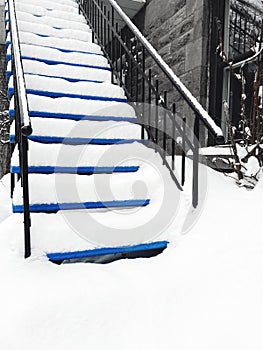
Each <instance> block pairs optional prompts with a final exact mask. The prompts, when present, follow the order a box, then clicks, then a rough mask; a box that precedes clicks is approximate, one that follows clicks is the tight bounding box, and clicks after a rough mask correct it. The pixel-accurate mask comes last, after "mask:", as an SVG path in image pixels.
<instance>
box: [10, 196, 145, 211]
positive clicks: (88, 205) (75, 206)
mask: <svg viewBox="0 0 263 350" xmlns="http://www.w3.org/2000/svg"><path fill="white" fill-rule="evenodd" d="M149 204H150V199H132V200H122V201H105V202H83V203H50V204H31V205H30V206H29V211H30V212H31V213H56V212H58V211H60V210H79V209H103V208H122V207H145V206H147V205H149ZM23 212H24V207H23V205H14V204H13V213H23Z"/></svg>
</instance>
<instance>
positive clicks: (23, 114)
mask: <svg viewBox="0 0 263 350" xmlns="http://www.w3.org/2000/svg"><path fill="white" fill-rule="evenodd" d="M8 4H9V23H10V33H11V40H12V51H13V60H14V66H15V74H16V86H17V98H18V101H19V111H20V118H21V132H22V134H23V135H24V136H28V135H30V134H31V133H32V127H31V121H30V117H29V112H28V101H27V95H26V86H25V78H24V72H23V66H22V59H21V51H20V45H19V35H18V27H17V20H16V13H15V4H14V0H8Z"/></svg>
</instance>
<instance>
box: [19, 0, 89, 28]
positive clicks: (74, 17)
mask: <svg viewBox="0 0 263 350" xmlns="http://www.w3.org/2000/svg"><path fill="white" fill-rule="evenodd" d="M41 3H42V2H41ZM34 4H35V2H33V3H32V4H28V3H27V4H26V3H22V2H17V1H16V5H15V6H16V10H17V11H24V12H28V13H31V14H33V15H36V16H48V17H52V18H60V19H64V20H68V21H71V22H78V23H86V20H85V18H84V17H83V16H82V15H80V14H78V13H72V12H65V11H60V10H48V9H46V8H44V7H42V6H41V5H40V6H37V5H34Z"/></svg>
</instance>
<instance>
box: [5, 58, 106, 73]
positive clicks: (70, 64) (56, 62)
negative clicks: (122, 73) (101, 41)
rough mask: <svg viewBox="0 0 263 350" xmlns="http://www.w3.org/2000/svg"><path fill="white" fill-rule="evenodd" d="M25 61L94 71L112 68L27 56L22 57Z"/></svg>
mask: <svg viewBox="0 0 263 350" xmlns="http://www.w3.org/2000/svg"><path fill="white" fill-rule="evenodd" d="M8 56H10V55H7V60H10V59H11V57H8ZM22 59H23V60H31V61H39V62H43V63H46V64H52V65H57V64H63V65H66V66H73V67H85V68H92V69H101V70H108V71H111V68H110V67H102V66H93V65H89V64H80V63H69V62H62V61H53V60H46V59H43V58H36V57H27V56H22Z"/></svg>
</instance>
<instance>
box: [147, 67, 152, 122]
mask: <svg viewBox="0 0 263 350" xmlns="http://www.w3.org/2000/svg"><path fill="white" fill-rule="evenodd" d="M148 105H149V106H148V107H149V113H148V125H149V126H151V122H152V120H151V119H152V113H151V112H152V70H151V69H149V74H148Z"/></svg>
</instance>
